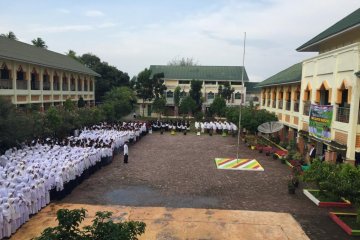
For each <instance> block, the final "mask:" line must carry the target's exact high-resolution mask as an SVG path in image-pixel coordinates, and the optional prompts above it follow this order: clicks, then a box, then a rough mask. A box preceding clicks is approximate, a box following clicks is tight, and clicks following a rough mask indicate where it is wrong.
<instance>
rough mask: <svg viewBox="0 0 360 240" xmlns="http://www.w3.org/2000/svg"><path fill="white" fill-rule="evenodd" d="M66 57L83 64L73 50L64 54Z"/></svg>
mask: <svg viewBox="0 0 360 240" xmlns="http://www.w3.org/2000/svg"><path fill="white" fill-rule="evenodd" d="M65 54H66V55H67V56H69V57H71V58H72V59H75V60H76V61H78V62H80V63H83V62H82V59H81V56H77V55H76V52H75V51H74V50H71V49H70V50H69V51H68V52H66V53H65Z"/></svg>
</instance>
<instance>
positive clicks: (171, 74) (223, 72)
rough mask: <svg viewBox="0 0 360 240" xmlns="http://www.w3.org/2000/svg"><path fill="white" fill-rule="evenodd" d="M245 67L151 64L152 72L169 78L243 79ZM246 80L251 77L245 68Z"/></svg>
mask: <svg viewBox="0 0 360 240" xmlns="http://www.w3.org/2000/svg"><path fill="white" fill-rule="evenodd" d="M243 69H244V67H242V66H168V65H151V66H150V70H151V71H152V74H155V73H164V78H167V79H182V80H184V79H185V80H192V79H196V80H228V81H241V74H242V71H243ZM244 81H245V82H248V81H249V78H248V75H247V73H246V70H245V69H244Z"/></svg>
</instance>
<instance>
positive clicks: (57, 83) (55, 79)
mask: <svg viewBox="0 0 360 240" xmlns="http://www.w3.org/2000/svg"><path fill="white" fill-rule="evenodd" d="M53 89H54V91H59V90H60V81H59V76H58V74H57V72H55V73H54V77H53Z"/></svg>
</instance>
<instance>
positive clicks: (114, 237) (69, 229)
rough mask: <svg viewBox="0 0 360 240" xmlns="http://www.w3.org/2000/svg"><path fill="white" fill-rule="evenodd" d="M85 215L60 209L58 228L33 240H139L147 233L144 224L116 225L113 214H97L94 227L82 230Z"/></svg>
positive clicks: (132, 222)
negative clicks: (140, 236)
mask: <svg viewBox="0 0 360 240" xmlns="http://www.w3.org/2000/svg"><path fill="white" fill-rule="evenodd" d="M85 215H86V210H85V209H74V210H68V209H60V210H58V211H57V213H56V218H57V220H58V222H59V224H58V226H56V227H53V228H51V227H49V228H46V229H45V230H44V231H43V232H42V233H41V235H40V236H39V237H36V238H33V240H137V239H138V238H137V236H138V235H142V234H143V233H144V232H145V227H146V224H145V223H143V222H138V221H128V222H118V223H114V222H113V221H112V219H111V216H112V213H111V212H97V213H96V214H95V219H94V220H93V221H92V225H89V226H85V227H84V228H83V229H80V224H81V223H82V221H83V220H84V219H85Z"/></svg>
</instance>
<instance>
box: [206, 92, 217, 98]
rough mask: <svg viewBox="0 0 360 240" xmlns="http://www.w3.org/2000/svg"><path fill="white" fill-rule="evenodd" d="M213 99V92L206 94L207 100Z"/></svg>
mask: <svg viewBox="0 0 360 240" xmlns="http://www.w3.org/2000/svg"><path fill="white" fill-rule="evenodd" d="M214 98H215V94H214V93H213V92H209V93H208V94H207V99H214Z"/></svg>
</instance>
